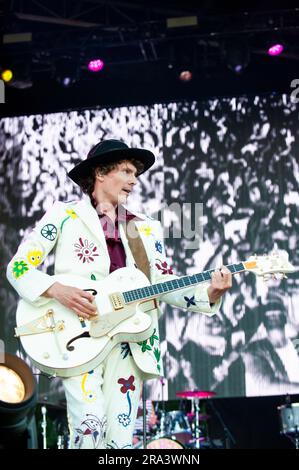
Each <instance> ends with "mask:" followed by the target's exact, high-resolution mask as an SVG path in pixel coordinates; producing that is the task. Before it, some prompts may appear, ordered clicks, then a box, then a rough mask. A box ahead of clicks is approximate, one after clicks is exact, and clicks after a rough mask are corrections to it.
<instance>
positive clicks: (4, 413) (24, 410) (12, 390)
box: [0, 353, 37, 449]
mask: <svg viewBox="0 0 299 470" xmlns="http://www.w3.org/2000/svg"><path fill="white" fill-rule="evenodd" d="M36 400H37V391H36V382H35V379H34V376H33V374H32V372H31V370H30V368H29V367H28V365H27V364H26V363H25V362H24V361H23V360H22V359H20V358H19V357H17V356H13V355H11V354H8V353H5V362H4V363H3V364H0V449H1V448H4V449H5V448H11V447H14V448H15V447H16V446H18V445H20V443H21V442H22V441H23V440H24V439H26V440H28V437H29V438H30V437H31V439H32V438H33V434H34V433H33V432H32V435H30V428H32V420H33V413H34V407H35V405H36ZM28 442H29V441H28ZM25 447H27V444H26V445H25ZM32 447H34V446H32Z"/></svg>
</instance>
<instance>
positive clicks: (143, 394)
mask: <svg viewBox="0 0 299 470" xmlns="http://www.w3.org/2000/svg"><path fill="white" fill-rule="evenodd" d="M144 384H145V381H144V382H143V387H142V420H143V421H142V425H143V426H142V432H143V448H144V449H146V446H147V444H146V412H147V409H146V391H145V385H144Z"/></svg>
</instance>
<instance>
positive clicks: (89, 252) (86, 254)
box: [74, 237, 99, 263]
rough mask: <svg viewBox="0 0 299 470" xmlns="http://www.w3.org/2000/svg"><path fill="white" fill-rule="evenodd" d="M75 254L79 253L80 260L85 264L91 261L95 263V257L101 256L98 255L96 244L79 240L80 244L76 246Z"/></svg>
mask: <svg viewBox="0 0 299 470" xmlns="http://www.w3.org/2000/svg"><path fill="white" fill-rule="evenodd" d="M74 247H75V248H76V249H75V252H76V253H77V256H78V258H79V259H80V261H83V263H86V262H87V263H89V262H90V261H94V258H95V256H99V254H98V253H97V247H96V246H95V244H94V243H90V242H89V241H88V240H86V239H85V240H84V242H83V240H82V238H81V237H80V238H79V243H75V244H74Z"/></svg>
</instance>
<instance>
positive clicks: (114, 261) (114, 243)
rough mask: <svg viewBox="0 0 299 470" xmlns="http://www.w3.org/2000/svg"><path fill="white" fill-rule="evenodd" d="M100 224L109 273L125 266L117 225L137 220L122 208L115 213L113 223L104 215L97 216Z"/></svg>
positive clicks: (124, 255)
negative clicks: (107, 254) (108, 259)
mask: <svg viewBox="0 0 299 470" xmlns="http://www.w3.org/2000/svg"><path fill="white" fill-rule="evenodd" d="M99 218H100V222H101V224H102V228H103V231H104V234H105V238H106V243H107V248H108V253H109V256H110V271H109V272H110V273H112V272H113V271H115V270H116V269H119V268H124V267H125V266H126V252H125V249H124V245H123V243H122V241H121V238H120V236H119V223H120V222H129V221H130V220H132V219H136V220H138V217H137V216H136V215H134V214H132V213H131V212H129V211H128V210H125V209H124V208H122V210H121V211H120V213H118V212H117V214H116V219H115V222H113V221H112V220H111V219H110V217H108V216H107V215H104V214H99Z"/></svg>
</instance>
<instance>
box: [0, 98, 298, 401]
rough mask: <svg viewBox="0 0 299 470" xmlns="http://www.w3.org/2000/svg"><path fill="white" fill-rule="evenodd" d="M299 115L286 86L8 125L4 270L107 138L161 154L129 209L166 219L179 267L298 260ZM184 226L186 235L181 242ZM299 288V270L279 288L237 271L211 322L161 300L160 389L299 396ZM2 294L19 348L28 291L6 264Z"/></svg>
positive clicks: (3, 169) (156, 387) (156, 394)
mask: <svg viewBox="0 0 299 470" xmlns="http://www.w3.org/2000/svg"><path fill="white" fill-rule="evenodd" d="M297 123H298V111H297V109H296V105H295V104H293V103H291V102H290V100H289V97H288V96H287V95H277V94H276V95H267V96H256V97H239V98H222V99H211V100H205V101H202V102H195V101H194V102H179V103H170V104H157V105H152V106H132V107H128V108H125V107H122V108H115V109H94V110H87V111H82V112H77V111H73V112H69V113H56V114H48V115H43V116H42V115H37V116H25V117H18V118H5V119H2V120H1V121H0V148H1V153H0V159H1V166H0V182H1V188H2V191H1V193H0V207H1V220H0V235H1V237H0V245H1V254H2V259H3V266H6V264H7V263H8V261H9V259H10V258H11V257H12V255H13V254H14V253H15V251H16V249H17V246H18V244H19V242H20V240H21V238H22V237H23V236H26V234H27V233H28V231H29V230H30V229H31V228H32V226H33V225H34V223H35V222H36V221H37V220H38V219H39V218H40V217H41V216H42V214H43V213H44V212H45V210H46V209H47V208H48V207H49V206H50V205H52V204H53V201H54V200H55V199H60V200H64V201H69V200H73V199H77V198H78V197H80V194H79V192H78V189H77V188H76V187H75V185H73V183H72V182H71V180H69V179H68V178H67V176H66V172H67V171H68V170H69V169H70V168H71V167H72V166H73V165H74V164H75V163H77V162H79V161H80V160H81V159H83V158H85V156H86V154H87V152H88V150H89V148H90V147H91V146H92V145H93V144H95V143H96V142H98V141H99V140H101V139H105V138H118V139H122V140H124V141H125V142H127V143H128V145H130V146H136V147H138V146H143V147H145V148H148V149H150V150H152V151H153V152H154V153H155V154H156V155H157V156H158V159H157V163H156V164H155V166H154V167H153V168H152V169H151V170H150V171H149V172H147V173H146V176H144V177H143V176H142V177H141V178H140V183H139V185H138V187H136V189H135V198H134V196H133V199H132V204H133V205H132V206H131V208H132V209H133V208H134V209H135V210H140V211H142V212H145V213H147V214H150V215H153V216H154V217H159V218H160V217H161V216H162V218H163V221H164V225H165V235H166V238H165V244H166V249H167V253H168V258H169V263H170V265H171V266H172V267H173V271H174V272H175V273H176V274H178V275H183V274H193V273H197V272H200V271H203V270H206V269H212V268H216V267H220V266H221V265H222V264H230V263H237V262H239V261H244V260H246V259H248V257H249V256H250V255H252V254H255V253H256V254H263V253H268V252H270V251H271V250H272V249H273V247H275V246H276V247H277V248H278V249H283V250H286V251H287V252H288V253H289V255H290V260H291V262H292V264H294V265H295V266H296V265H297V266H298V265H299V259H298V258H299V254H298V253H299V250H298V235H297V227H298V222H299V221H298V218H299V217H298V181H299V157H298V153H297V152H298V150H297V149H298V125H297ZM129 207H130V206H129ZM178 209H181V210H178ZM197 209H202V216H199V214H200V212H198V211H197ZM183 226H184V231H183V232H184V233H185V234H186V235H187V237H184V233H183V234H182V235H183V236H179V237H176V238H175V237H174V236H173V234H174V232H175V231H178V230H181V229H182V227H183ZM52 264H53V257H52V256H51V255H50V256H49V257H48V259H47V262H46V263H44V266H43V269H45V270H47V272H49V273H51V272H52V269H53V266H52ZM298 282H299V280H298V275H297V274H294V275H290V276H289V278H288V279H284V280H282V281H281V282H278V281H275V282H274V281H273V282H271V283H269V285H268V287H267V286H265V285H264V284H263V283H262V282H260V281H258V280H257V279H256V277H255V275H253V274H252V273H246V274H238V275H236V276H234V284H233V288H232V289H231V290H230V291H229V293H227V294H226V295H225V297H224V299H223V303H222V306H221V309H220V312H219V314H218V315H217V316H214V317H212V318H209V317H208V316H206V315H200V314H197V313H191V312H186V311H184V310H179V309H177V308H175V307H171V306H169V305H167V306H166V305H165V306H163V310H164V315H163V316H162V318H161V331H160V332H161V337H162V344H161V346H162V351H163V354H164V363H165V373H166V378H165V382H163V384H162V383H161V381H159V380H154V381H149V382H148V383H147V392H148V395H149V396H151V398H152V399H162V398H163V399H174V398H176V392H178V391H183V390H190V389H198V390H212V391H215V392H216V393H217V396H219V397H221V396H245V395H248V396H254V395H257V396H258V395H271V394H272V395H274V394H284V393H286V392H289V393H299V366H298V348H296V338H299V334H298V331H299V312H298V307H297V306H298V305H299V286H298ZM0 302H1V311H2V316H1V319H0V326H1V337H2V338H4V340H5V345H6V347H7V350H8V351H10V352H16V351H18V343H17V342H16V340H14V339H13V327H14V325H15V318H14V314H15V310H16V306H17V296H16V294H15V293H14V291H13V290H12V288H11V287H10V286H9V285H8V283H7V281H6V278H5V269H3V270H1V286H0ZM186 302H192V299H187V300H186ZM18 354H21V352H18ZM40 393H41V394H42V395H43V394H47V395H48V397H50V399H51V400H55V399H56V398H57V397H58V396H60V393H61V387H60V383H59V381H58V380H55V381H49V380H47V379H45V378H42V379H40Z"/></svg>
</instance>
